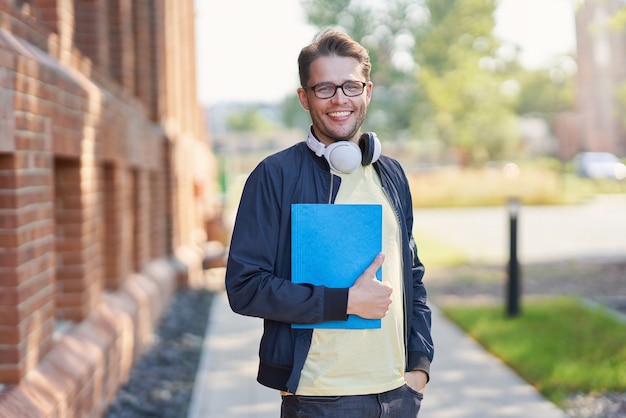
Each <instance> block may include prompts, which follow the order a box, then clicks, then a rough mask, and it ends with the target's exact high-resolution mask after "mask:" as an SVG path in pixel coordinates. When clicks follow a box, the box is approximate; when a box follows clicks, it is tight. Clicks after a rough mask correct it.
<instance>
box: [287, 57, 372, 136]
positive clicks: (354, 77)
mask: <svg viewBox="0 0 626 418" xmlns="http://www.w3.org/2000/svg"><path fill="white" fill-rule="evenodd" d="M346 81H363V82H364V81H365V80H364V78H363V74H362V71H361V65H360V64H359V63H358V61H356V60H355V59H353V58H348V57H339V56H336V55H331V56H327V57H320V58H318V59H316V60H315V61H313V62H312V63H311V77H310V79H309V83H308V85H307V87H312V86H315V85H317V84H319V83H331V84H333V85H341V84H343V83H344V82H346ZM372 87H373V85H372V83H371V82H368V83H367V85H366V86H365V90H364V91H363V93H362V94H360V95H358V96H354V97H348V96H346V95H345V94H344V92H343V91H342V90H341V89H337V91H336V92H335V95H334V96H333V97H331V98H329V99H320V98H318V97H316V96H315V94H314V92H313V91H312V90H311V89H303V88H299V89H298V98H299V99H300V104H301V105H302V107H303V108H304V109H305V110H308V111H309V113H310V114H311V121H312V123H313V130H314V131H315V135H316V136H317V139H319V140H320V141H321V142H323V143H324V144H326V145H329V144H331V143H333V142H336V141H342V140H348V141H354V142H357V141H358V137H359V132H360V128H361V125H362V124H363V120H364V119H365V114H366V113H367V106H368V105H369V103H370V100H371V98H372Z"/></svg>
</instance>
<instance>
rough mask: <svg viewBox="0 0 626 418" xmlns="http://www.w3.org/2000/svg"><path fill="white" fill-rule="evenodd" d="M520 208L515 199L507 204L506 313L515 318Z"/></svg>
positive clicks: (517, 300) (518, 285)
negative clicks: (507, 262) (507, 260)
mask: <svg viewBox="0 0 626 418" xmlns="http://www.w3.org/2000/svg"><path fill="white" fill-rule="evenodd" d="M520 207H521V203H520V201H519V199H517V198H510V199H509V200H508V202H507V209H508V212H509V266H508V282H507V298H506V300H507V304H506V313H507V315H508V316H509V317H516V316H518V315H519V313H520V274H519V261H518V259H517V218H518V215H519V211H520Z"/></svg>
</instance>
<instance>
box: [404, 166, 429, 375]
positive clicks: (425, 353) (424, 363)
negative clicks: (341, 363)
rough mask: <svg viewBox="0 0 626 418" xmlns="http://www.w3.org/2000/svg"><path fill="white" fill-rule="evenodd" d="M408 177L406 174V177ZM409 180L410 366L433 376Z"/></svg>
mask: <svg viewBox="0 0 626 418" xmlns="http://www.w3.org/2000/svg"><path fill="white" fill-rule="evenodd" d="M405 180H406V177H405ZM405 184H406V194H407V204H406V205H405V220H406V225H407V231H406V233H407V235H408V236H407V241H406V242H408V245H409V250H410V255H411V274H412V281H413V292H412V293H413V305H412V309H413V310H412V315H411V316H410V318H409V324H410V329H409V340H408V352H409V358H408V359H407V360H408V361H407V370H409V371H410V370H422V371H424V372H426V374H428V375H429V376H430V363H431V362H432V360H433V355H434V344H433V340H432V336H431V318H432V313H431V310H430V308H429V307H428V305H427V303H426V302H427V296H426V287H425V286H424V282H423V278H424V271H425V270H424V265H423V264H422V262H421V260H420V258H419V255H418V251H417V245H416V244H415V239H414V237H413V201H412V198H411V192H410V189H409V187H408V180H406V182H405Z"/></svg>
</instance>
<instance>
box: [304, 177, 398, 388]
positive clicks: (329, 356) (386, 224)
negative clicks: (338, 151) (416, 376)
mask: <svg viewBox="0 0 626 418" xmlns="http://www.w3.org/2000/svg"><path fill="white" fill-rule="evenodd" d="M339 175H340V176H341V178H342V180H341V187H340V189H339V194H338V195H337V198H336V199H335V203H337V204H347V203H352V204H382V208H383V230H382V232H383V233H382V238H383V242H382V249H383V253H385V262H384V263H383V267H382V278H383V281H388V282H390V283H391V285H392V286H393V293H392V304H391V308H390V310H389V313H388V314H387V316H386V317H384V318H383V319H382V327H381V328H380V329H315V330H314V331H313V341H312V343H311V349H310V350H309V354H308V356H307V359H306V362H305V364H304V368H303V370H302V375H301V377H300V383H299V385H298V389H297V390H296V394H297V395H307V396H347V395H365V394H372V393H381V392H386V391H389V390H393V389H396V388H398V387H400V386H402V385H403V384H404V365H405V352H404V315H403V303H404V302H403V300H404V298H403V280H402V253H401V247H400V242H401V237H400V228H399V225H398V221H397V219H396V215H395V213H394V212H393V209H392V207H391V204H390V203H389V201H388V200H387V197H386V196H385V194H384V192H383V190H382V187H381V183H380V179H379V178H378V174H377V173H376V171H375V170H374V169H373V167H372V166H371V165H368V166H359V167H358V168H357V169H356V170H355V171H353V172H352V173H350V174H339Z"/></svg>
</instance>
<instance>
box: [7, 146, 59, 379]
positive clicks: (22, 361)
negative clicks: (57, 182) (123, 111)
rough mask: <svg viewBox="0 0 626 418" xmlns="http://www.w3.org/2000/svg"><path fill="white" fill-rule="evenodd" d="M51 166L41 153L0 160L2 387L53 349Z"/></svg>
mask: <svg viewBox="0 0 626 418" xmlns="http://www.w3.org/2000/svg"><path fill="white" fill-rule="evenodd" d="M17 139H18V142H20V136H19V135H18V138H17ZM50 166H51V162H50V157H49V155H48V156H46V154H45V153H42V152H33V151H30V152H29V153H28V154H27V153H25V152H16V153H15V154H11V155H8V154H0V214H1V216H0V277H1V278H2V280H0V383H18V382H19V381H20V380H21V378H22V377H24V376H25V375H26V373H28V372H29V371H30V370H32V369H34V368H35V367H36V366H37V364H38V362H39V360H40V359H41V358H42V357H43V356H45V355H46V353H47V352H48V351H49V350H50V348H51V346H52V334H53V331H54V306H53V296H52V295H53V293H54V235H53V234H54V226H53V216H52V197H51V194H50V184H49V183H50V180H49V178H50V172H51V167H50Z"/></svg>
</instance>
